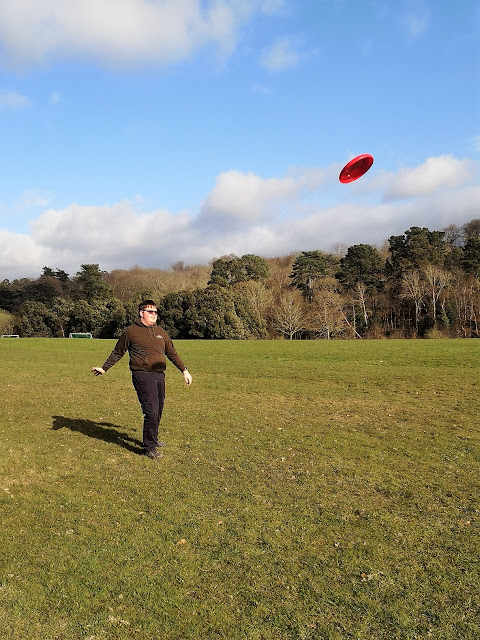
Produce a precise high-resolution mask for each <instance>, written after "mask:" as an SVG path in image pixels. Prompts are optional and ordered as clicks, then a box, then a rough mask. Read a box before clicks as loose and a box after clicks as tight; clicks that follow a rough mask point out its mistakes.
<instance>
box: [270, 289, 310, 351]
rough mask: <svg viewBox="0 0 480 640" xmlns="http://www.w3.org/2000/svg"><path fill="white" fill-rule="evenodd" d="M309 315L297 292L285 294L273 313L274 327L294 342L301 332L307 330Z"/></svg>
mask: <svg viewBox="0 0 480 640" xmlns="http://www.w3.org/2000/svg"><path fill="white" fill-rule="evenodd" d="M306 324H307V314H306V312H305V303H304V301H303V299H302V296H301V294H300V293H298V292H297V291H287V292H285V293H283V294H282V295H281V296H280V298H279V300H278V302H277V304H276V305H275V309H274V311H273V326H274V327H275V329H276V330H277V331H278V332H279V333H281V334H282V335H284V336H288V338H289V339H290V340H293V338H294V336H296V335H297V334H298V333H299V332H300V331H302V330H303V329H305V326H306Z"/></svg>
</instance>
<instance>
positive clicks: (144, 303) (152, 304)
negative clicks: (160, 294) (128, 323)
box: [138, 300, 157, 313]
mask: <svg viewBox="0 0 480 640" xmlns="http://www.w3.org/2000/svg"><path fill="white" fill-rule="evenodd" d="M156 306H157V303H156V302H154V301H153V300H142V302H140V304H139V305H138V313H140V311H143V310H144V309H145V307H156Z"/></svg>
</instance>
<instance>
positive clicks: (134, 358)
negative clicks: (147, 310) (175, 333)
mask: <svg viewBox="0 0 480 640" xmlns="http://www.w3.org/2000/svg"><path fill="white" fill-rule="evenodd" d="M127 351H128V353H129V355H130V369H131V370H132V371H165V369H166V367H167V361H166V359H165V356H167V358H168V359H169V360H170V361H171V362H172V363H173V364H174V365H175V366H176V367H177V369H180V371H185V369H186V368H187V367H186V366H185V365H184V364H183V362H182V361H181V359H180V357H179V355H178V354H177V352H176V351H175V347H174V346H173V342H172V340H171V339H170V337H169V335H168V334H167V332H166V331H164V330H163V329H162V328H161V327H158V326H157V325H154V326H153V327H147V326H145V325H144V324H143V323H142V322H141V321H140V320H137V321H136V322H135V324H131V325H130V326H129V327H127V328H126V329H125V331H124V332H123V334H122V335H121V336H120V338H119V339H118V342H117V344H116V345H115V348H114V350H113V351H112V353H111V354H110V355H109V356H108V358H107V359H106V360H105V364H104V365H103V367H102V369H103V370H104V371H108V370H109V369H110V368H111V367H113V365H114V364H116V363H117V362H118V361H119V360H120V358H122V357H123V356H124V355H125V353H126V352H127Z"/></svg>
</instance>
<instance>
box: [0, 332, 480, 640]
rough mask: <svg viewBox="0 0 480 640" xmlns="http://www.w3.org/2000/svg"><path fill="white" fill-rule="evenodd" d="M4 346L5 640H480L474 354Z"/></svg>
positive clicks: (409, 345)
mask: <svg viewBox="0 0 480 640" xmlns="http://www.w3.org/2000/svg"><path fill="white" fill-rule="evenodd" d="M113 344H114V342H113V341H100V340H68V339H67V340H60V339H58V340H46V339H45V340H43V339H20V340H7V339H3V340H0V357H1V363H2V366H1V373H0V393H1V398H2V404H1V407H2V410H1V415H0V450H1V454H0V500H1V502H2V504H1V516H2V521H1V527H0V629H1V631H0V636H1V638H2V640H27V639H28V640H37V639H38V640H52V639H62V640H111V639H118V640H126V639H129V640H130V639H134V640H154V639H155V640H157V639H158V640H174V639H175V640H214V639H225V640H237V639H245V640H314V639H315V640H318V639H331V640H340V639H341V640H344V639H361V640H367V639H368V640H380V639H382V640H383V639H388V640H393V639H402V640H407V639H408V640H410V639H414V638H421V639H423V638H425V639H429V638H433V639H435V640H463V639H466V640H470V639H471V640H474V639H478V638H480V623H479V614H480V602H479V600H480V598H479V593H480V566H479V549H480V535H479V520H480V518H479V509H480V505H479V495H480V492H479V466H480V465H479V458H480V456H479V453H480V447H479V431H480V429H479V423H480V417H479V416H480V401H479V383H480V375H479V373H480V371H479V370H480V341H478V340H477V341H475V340H448V341H447V340H430V341H429V340H425V341H420V340H412V341H403V340H398V341H393V340H392V341H355V342H352V341H350V342H346V341H345V342H327V341H315V342H307V341H293V342H289V341H265V342H253V341H252V342H233V341H232V342H224V341H218V342H211V341H178V342H177V343H176V347H177V350H178V352H179V353H180V355H181V357H182V358H183V359H184V361H185V362H186V364H187V366H188V367H189V369H190V371H191V373H192V375H193V377H194V382H193V385H192V387H191V388H187V387H186V386H185V385H184V383H183V378H182V376H181V375H180V373H179V372H178V371H177V370H176V369H174V367H173V366H171V365H169V368H168V374H167V403H166V407H165V412H164V417H163V420H162V425H161V439H162V440H165V441H166V442H167V446H166V447H165V450H164V457H163V458H162V459H161V460H160V462H153V461H151V460H148V459H146V458H145V457H142V456H141V455H138V454H139V451H140V444H141V418H142V417H141V414H140V410H139V407H138V403H137V400H136V396H135V394H134V391H133V387H132V385H131V382H130V375H129V371H128V366H127V358H124V359H123V360H122V361H121V362H120V363H119V364H118V365H116V366H115V367H114V368H113V369H112V370H111V371H109V372H108V374H107V375H105V376H103V377H101V378H94V377H93V376H92V375H91V374H90V373H89V371H90V367H91V366H94V365H95V366H97V365H98V366H99V365H101V364H102V363H103V361H104V360H105V358H106V356H107V355H108V354H109V353H110V350H111V348H112V346H113Z"/></svg>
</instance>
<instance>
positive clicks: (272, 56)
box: [260, 37, 307, 71]
mask: <svg viewBox="0 0 480 640" xmlns="http://www.w3.org/2000/svg"><path fill="white" fill-rule="evenodd" d="M306 55H307V54H306V53H305V52H304V51H302V49H301V44H300V42H299V41H298V40H297V39H295V38H288V37H285V38H278V39H277V40H276V41H275V42H274V43H273V44H272V45H271V46H270V47H268V48H265V49H263V51H262V53H261V56H260V65H261V66H262V67H264V68H265V69H268V70H269V71H283V70H284V69H291V68H293V67H296V66H297V65H298V64H299V63H300V62H301V61H302V60H303V59H304V58H305V57H306Z"/></svg>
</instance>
